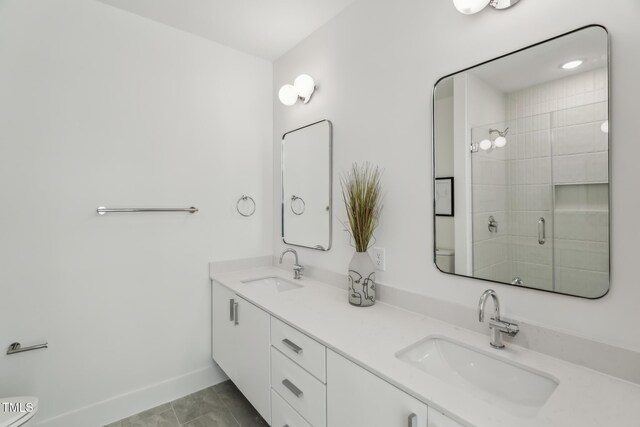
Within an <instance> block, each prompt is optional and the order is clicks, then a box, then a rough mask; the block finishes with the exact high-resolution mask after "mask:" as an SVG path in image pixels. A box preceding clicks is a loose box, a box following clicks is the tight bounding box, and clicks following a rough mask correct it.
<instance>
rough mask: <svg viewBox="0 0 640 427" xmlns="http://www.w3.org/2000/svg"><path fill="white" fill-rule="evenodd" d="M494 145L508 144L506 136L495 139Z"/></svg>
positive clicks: (500, 146) (502, 145)
mask: <svg viewBox="0 0 640 427" xmlns="http://www.w3.org/2000/svg"><path fill="white" fill-rule="evenodd" d="M493 145H495V146H496V147H498V148H502V147H504V146H505V145H507V138H505V137H504V136H499V137H497V138H496V140H495V141H493Z"/></svg>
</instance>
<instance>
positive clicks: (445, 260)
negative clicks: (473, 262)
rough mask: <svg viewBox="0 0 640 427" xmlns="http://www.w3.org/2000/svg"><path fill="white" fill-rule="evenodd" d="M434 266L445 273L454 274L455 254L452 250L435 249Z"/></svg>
mask: <svg viewBox="0 0 640 427" xmlns="http://www.w3.org/2000/svg"><path fill="white" fill-rule="evenodd" d="M436 265H437V266H438V268H439V269H440V271H443V272H445V273H454V272H455V271H454V269H455V265H456V263H455V253H454V252H453V250H452V249H436Z"/></svg>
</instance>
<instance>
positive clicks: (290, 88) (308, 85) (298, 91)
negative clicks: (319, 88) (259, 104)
mask: <svg viewBox="0 0 640 427" xmlns="http://www.w3.org/2000/svg"><path fill="white" fill-rule="evenodd" d="M315 90H316V83H315V82H314V81H313V78H311V76H309V75H307V74H301V75H299V76H298V77H297V78H296V80H295V81H294V82H293V85H284V86H282V87H281V88H280V92H278V98H280V102H282V103H283V104H284V105H286V106H287V107H291V106H292V105H294V104H295V103H296V102H297V101H298V100H301V101H302V102H303V103H304V104H307V103H309V101H310V100H311V96H312V95H313V92H315Z"/></svg>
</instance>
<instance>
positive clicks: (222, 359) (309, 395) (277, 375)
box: [212, 281, 462, 427]
mask: <svg viewBox="0 0 640 427" xmlns="http://www.w3.org/2000/svg"><path fill="white" fill-rule="evenodd" d="M212 320H213V343H212V354H213V358H214V360H215V361H216V362H217V363H218V364H219V365H220V367H221V368H222V369H223V370H224V371H225V373H226V374H227V375H228V376H229V378H231V380H232V381H233V382H234V383H235V384H236V386H237V387H238V389H240V391H241V392H242V394H244V395H245V397H246V398H247V399H248V400H249V402H251V404H252V405H253V406H254V407H255V408H256V409H257V410H258V412H259V413H260V415H262V417H263V418H264V419H265V420H266V421H267V422H269V423H270V425H271V426H272V427H345V426H349V427H406V426H408V427H462V424H459V423H458V422H456V421H454V420H453V419H451V418H449V417H447V416H445V415H444V414H442V413H440V412H439V411H437V410H435V409H433V408H428V407H427V405H426V404H425V403H423V402H421V401H419V400H417V399H415V398H413V397H412V396H410V395H409V394H407V393H405V392H403V391H402V390H400V389H399V388H397V387H395V386H393V385H391V384H390V383H388V382H386V381H385V380H383V379H381V378H379V377H378V376H376V375H374V374H372V373H371V372H369V371H367V370H365V369H364V368H362V367H360V366H359V365H358V364H356V363H354V362H352V361H350V360H348V359H346V358H345V357H342V356H340V355H339V354H338V353H336V352H334V351H332V350H330V349H328V348H326V347H325V346H324V345H323V344H321V343H319V342H318V341H316V340H315V339H313V338H311V337H310V336H308V335H306V334H305V333H303V332H301V331H300V330H298V329H296V328H295V327H293V326H291V325H290V324H287V323H285V322H283V321H281V320H279V319H277V318H276V317H273V316H271V314H270V313H268V312H266V311H264V310H262V309H260V308H258V307H257V306H255V305H253V304H252V303H250V302H249V301H247V300H246V299H244V298H242V297H240V296H238V295H237V294H235V293H234V292H233V291H231V290H229V289H228V288H226V287H225V286H222V285H221V284H219V283H217V282H215V281H214V282H213V317H212Z"/></svg>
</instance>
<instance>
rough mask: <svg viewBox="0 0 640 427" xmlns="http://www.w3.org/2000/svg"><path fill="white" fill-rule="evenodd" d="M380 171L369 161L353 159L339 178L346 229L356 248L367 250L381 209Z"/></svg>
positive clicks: (360, 250) (359, 250)
mask: <svg viewBox="0 0 640 427" xmlns="http://www.w3.org/2000/svg"><path fill="white" fill-rule="evenodd" d="M381 178H382V171H381V170H380V168H378V167H377V166H373V165H371V164H370V163H368V162H367V163H364V164H362V165H358V164H357V163H354V164H353V165H352V166H351V170H350V171H349V172H348V173H346V174H345V175H343V176H342V177H341V178H340V185H341V186H342V198H343V199H344V205H345V207H346V208H347V217H348V219H349V224H348V227H349V228H348V230H347V231H349V232H350V233H351V237H352V238H353V240H354V242H355V247H356V251H357V252H366V251H367V249H368V248H369V242H371V240H372V239H373V233H374V231H375V230H376V227H378V220H379V219H380V212H381V211H382V186H381V185H380V181H381Z"/></svg>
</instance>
